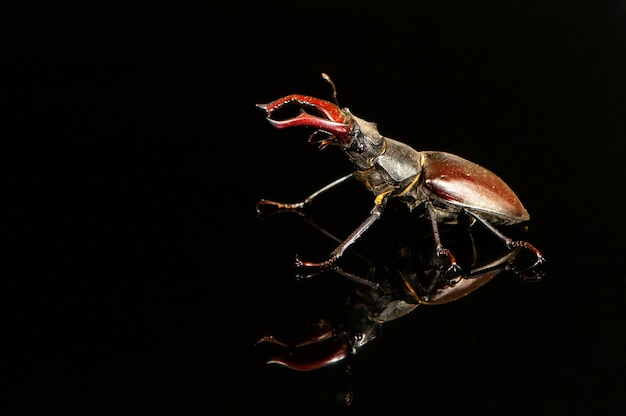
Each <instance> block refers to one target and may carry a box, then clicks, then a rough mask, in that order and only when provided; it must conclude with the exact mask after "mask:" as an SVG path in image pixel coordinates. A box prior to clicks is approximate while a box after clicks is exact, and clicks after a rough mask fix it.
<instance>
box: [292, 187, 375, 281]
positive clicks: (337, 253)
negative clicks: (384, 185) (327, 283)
mask: <svg viewBox="0 0 626 416" xmlns="http://www.w3.org/2000/svg"><path fill="white" fill-rule="evenodd" d="M386 205H387V194H383V195H379V196H378V197H377V198H376V205H374V208H372V210H371V211H370V215H369V216H368V217H367V218H366V219H365V221H363V222H362V223H361V225H359V226H358V227H357V229H356V230H354V231H353V232H352V233H351V234H350V235H349V236H348V238H346V239H345V240H344V241H343V242H342V243H341V244H339V246H337V248H336V249H335V250H333V252H332V253H331V254H330V257H329V258H328V259H327V260H325V261H323V262H320V263H314V262H309V261H302V260H300V259H299V258H298V256H296V267H319V268H323V269H325V268H329V267H332V266H333V265H334V264H335V262H336V261H337V260H339V258H340V257H341V256H342V255H343V253H344V252H345V251H346V250H347V249H348V247H350V246H351V245H352V244H354V242H355V241H356V240H358V238H359V237H361V235H363V233H364V232H365V231H367V229H368V228H370V227H371V226H372V224H374V223H375V222H376V220H378V219H379V218H380V217H381V215H382V213H383V211H384V210H385V206H386Z"/></svg>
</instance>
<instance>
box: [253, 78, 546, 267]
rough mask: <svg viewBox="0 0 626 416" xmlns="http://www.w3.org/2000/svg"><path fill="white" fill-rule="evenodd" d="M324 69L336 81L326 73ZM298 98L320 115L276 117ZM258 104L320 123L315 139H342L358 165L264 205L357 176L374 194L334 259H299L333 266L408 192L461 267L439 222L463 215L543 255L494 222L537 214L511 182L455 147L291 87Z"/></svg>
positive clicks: (442, 253) (294, 122)
mask: <svg viewBox="0 0 626 416" xmlns="http://www.w3.org/2000/svg"><path fill="white" fill-rule="evenodd" d="M323 76H324V77H325V78H326V79H327V80H328V81H329V82H330V80H329V78H328V77H327V76H326V75H324V74H323ZM331 84H332V82H331ZM333 89H334V86H333ZM335 94H336V92H335ZM291 104H297V105H300V106H301V107H304V108H311V109H313V110H315V111H316V112H317V113H319V114H320V116H316V115H313V114H309V113H307V112H305V111H304V110H302V111H301V113H300V114H299V115H298V116H296V117H293V118H289V119H286V120H276V119H273V118H272V115H273V113H274V111H276V110H278V109H280V108H282V107H284V106H286V105H291ZM258 107H260V108H261V109H263V110H265V112H266V114H267V116H268V121H269V122H270V123H271V124H272V125H273V126H274V127H276V128H278V129H282V128H288V127H296V126H305V127H312V128H314V129H315V130H314V132H313V134H311V136H310V137H309V142H311V143H316V144H317V145H318V146H319V148H320V149H321V148H325V147H327V146H329V145H337V146H339V147H340V148H341V149H342V150H343V151H344V152H345V153H346V155H347V156H348V158H349V159H350V161H351V162H352V164H353V166H354V172H353V173H352V174H350V175H347V176H345V177H343V178H340V179H338V180H337V181H334V182H332V183H331V184H329V185H327V186H325V187H324V188H322V189H320V190H318V191H316V192H315V193H313V194H312V195H310V196H309V197H308V198H306V199H305V200H304V201H301V202H298V203H292V204H290V203H281V202H274V201H269V200H264V199H263V200H261V201H260V202H259V204H258V206H257V210H259V207H260V206H263V205H272V206H275V207H277V208H278V209H300V208H303V207H304V206H305V205H307V204H309V203H311V201H312V200H313V199H314V198H315V197H316V196H318V195H319V194H321V193H322V192H325V191H326V190H328V189H330V188H332V187H334V186H336V185H338V184H340V183H342V182H343V181H344V180H346V179H348V178H350V177H355V178H356V179H358V180H359V181H360V182H362V183H363V184H364V185H365V186H366V187H367V188H368V189H369V190H370V191H371V192H372V193H373V194H374V196H375V198H374V207H373V208H372V210H371V212H370V215H369V216H368V218H366V219H365V221H364V222H363V223H362V224H361V225H360V226H359V227H358V228H357V229H356V230H355V231H354V232H353V233H352V234H351V235H350V236H349V237H347V238H346V240H344V241H343V242H342V243H341V244H340V245H339V246H338V247H337V248H336V249H335V250H334V251H333V252H332V253H331V255H330V257H329V258H328V259H327V260H325V261H323V262H320V263H314V262H302V261H300V260H298V259H296V264H297V265H298V266H311V267H328V266H332V265H333V264H334V263H335V261H336V260H337V259H338V258H339V257H341V255H342V254H343V252H344V251H345V250H346V249H347V248H348V247H349V246H350V245H352V244H353V243H354V242H355V241H356V240H357V239H358V238H359V237H360V236H361V235H362V234H363V233H364V232H365V231H366V230H367V229H368V228H369V227H370V226H371V225H372V224H373V223H374V222H375V221H376V220H377V219H378V218H379V217H380V216H381V215H382V212H383V211H384V209H385V206H386V204H387V202H388V200H389V199H390V198H397V199H399V200H401V201H402V202H404V203H405V204H407V205H408V206H409V208H410V209H411V210H417V211H418V212H421V213H422V214H423V215H425V216H427V217H428V218H429V219H430V221H431V224H432V227H433V234H434V239H435V244H436V252H437V255H438V256H439V257H445V258H447V259H448V260H449V262H450V265H449V267H450V270H452V271H454V272H455V273H456V269H457V268H458V266H457V264H456V260H455V258H454V256H453V255H452V253H450V252H449V251H448V250H447V249H445V248H444V247H443V245H442V244H441V241H440V238H439V232H438V229H437V224H438V223H458V222H459V220H460V218H461V217H462V216H468V217H470V219H471V220H472V221H473V222H475V221H478V222H480V223H482V224H483V225H484V226H485V227H487V228H488V229H489V230H491V231H492V232H493V233H494V235H496V236H497V237H498V238H500V239H501V240H502V241H503V242H504V243H505V244H506V245H507V247H508V248H509V249H513V248H515V247H525V248H527V249H529V250H531V251H532V252H534V254H535V255H536V263H543V262H544V258H543V256H542V255H541V253H540V252H539V251H538V250H537V249H536V248H534V247H533V246H532V245H531V244H529V243H527V242H525V241H514V240H511V239H510V238H508V237H506V236H504V235H503V234H501V233H500V232H499V231H498V230H497V229H496V228H495V227H494V225H510V224H516V223H520V222H524V221H527V220H529V218H530V216H529V214H528V211H526V209H525V208H524V206H523V205H522V203H521V201H520V200H519V198H518V197H517V196H516V195H515V193H514V192H513V191H512V190H511V188H510V187H509V186H508V185H507V184H506V183H505V182H504V181H503V180H502V179H500V177H498V176H497V175H496V174H494V173H493V172H491V171H489V170H488V169H485V168H483V167H481V166H479V165H477V164H475V163H473V162H470V161H468V160H466V159H464V158H462V157H459V156H456V155H453V154H450V153H446V152H437V151H417V150H415V149H413V148H412V147H410V146H409V145H407V144H405V143H402V142H400V141H397V140H394V139H390V138H386V137H384V136H383V135H381V134H380V133H379V131H378V128H377V126H376V124H375V123H372V122H369V121H366V120H363V119H361V118H359V117H356V116H354V115H353V114H352V113H351V112H350V110H349V109H348V108H343V109H342V108H339V106H337V105H335V104H333V103H331V102H328V101H325V100H321V99H318V98H314V97H309V96H306V95H300V94H292V95H288V96H285V97H283V98H280V99H278V100H275V101H273V102H271V103H268V104H260V105H258ZM320 137H321V139H320ZM533 267H534V265H533Z"/></svg>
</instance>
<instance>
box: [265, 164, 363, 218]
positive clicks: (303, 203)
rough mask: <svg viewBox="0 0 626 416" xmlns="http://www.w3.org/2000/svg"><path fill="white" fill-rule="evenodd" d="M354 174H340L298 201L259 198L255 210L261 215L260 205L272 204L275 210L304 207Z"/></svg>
mask: <svg viewBox="0 0 626 416" xmlns="http://www.w3.org/2000/svg"><path fill="white" fill-rule="evenodd" d="M353 176H354V174H353V173H350V174H348V175H346V176H342V177H341V178H339V179H336V180H334V181H332V182H331V183H329V184H328V185H326V186H324V187H323V188H321V189H318V190H317V191H315V192H313V193H312V194H311V195H309V196H307V197H306V198H304V199H303V200H302V201H300V202H294V203H285V202H276V201H270V200H269V199H261V200H259V202H257V204H256V212H257V214H258V215H261V214H262V213H263V212H262V210H261V207H262V206H273V207H275V208H276V209H277V210H279V211H280V210H285V211H288V210H292V211H293V210H299V209H302V208H304V207H305V206H307V205H310V204H311V202H313V200H314V199H315V198H317V197H318V196H319V195H321V194H323V193H324V192H326V191H328V190H329V189H332V188H334V187H335V186H337V185H339V184H341V183H343V182H345V181H347V180H348V179H350V178H351V177H353Z"/></svg>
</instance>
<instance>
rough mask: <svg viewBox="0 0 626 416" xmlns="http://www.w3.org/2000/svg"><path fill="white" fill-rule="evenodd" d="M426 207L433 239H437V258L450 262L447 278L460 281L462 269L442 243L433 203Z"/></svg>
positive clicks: (427, 204)
mask: <svg viewBox="0 0 626 416" xmlns="http://www.w3.org/2000/svg"><path fill="white" fill-rule="evenodd" d="M425 205H426V212H427V213H428V217H429V218H430V224H431V227H432V229H433V238H434V239H435V251H436V254H437V257H446V258H447V259H448V261H449V262H450V266H448V269H447V270H446V273H445V274H446V275H447V276H452V277H453V279H455V280H456V281H458V279H460V276H461V267H460V266H459V265H458V263H457V262H456V259H455V258H454V255H453V254H452V252H450V250H448V249H447V248H445V247H444V246H443V244H442V243H441V237H440V236H439V226H438V224H437V219H436V215H435V210H434V208H433V204H432V202H430V201H429V202H426V204H425ZM450 283H451V284H454V283H456V282H455V281H451V282H450Z"/></svg>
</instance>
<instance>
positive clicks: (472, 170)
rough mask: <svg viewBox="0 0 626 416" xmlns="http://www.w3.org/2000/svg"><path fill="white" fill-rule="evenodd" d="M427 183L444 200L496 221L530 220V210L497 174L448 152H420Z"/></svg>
mask: <svg viewBox="0 0 626 416" xmlns="http://www.w3.org/2000/svg"><path fill="white" fill-rule="evenodd" d="M420 153H421V154H422V169H423V172H422V175H423V180H424V186H425V187H426V188H427V189H428V190H429V191H430V192H431V193H432V194H433V195H434V196H435V197H438V198H439V199H440V200H443V201H445V202H447V203H450V204H453V205H458V206H459V207H465V208H468V209H472V210H475V211H480V212H483V213H485V214H487V215H488V217H489V219H490V220H491V221H492V222H493V223H496V224H514V223H517V222H522V221H527V220H528V219H529V218H530V215H529V214H528V211H526V208H524V206H523V205H522V202H521V201H520V200H519V198H518V197H517V195H515V193H514V192H513V191H512V190H511V188H510V187H509V186H508V185H507V184H506V183H505V182H504V181H503V180H502V179H500V178H499V177H498V176H497V175H496V174H495V173H493V172H491V171H490V170H488V169H485V168H483V167H482V166H479V165H477V164H475V163H473V162H470V161H468V160H466V159H463V158H462V157H459V156H456V155H453V154H451V153H446V152H420Z"/></svg>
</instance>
